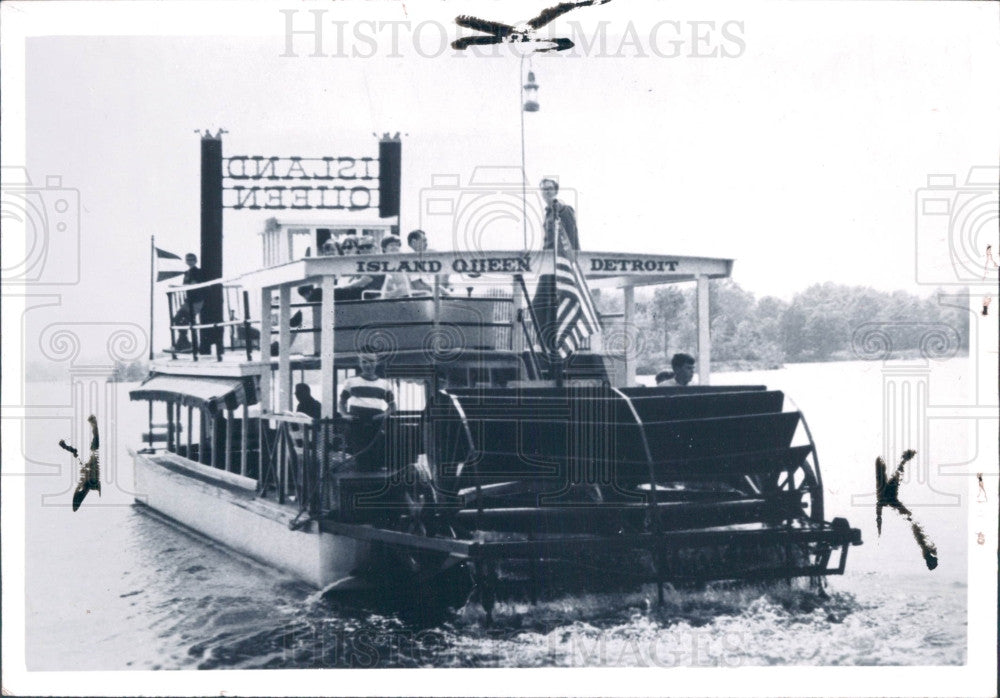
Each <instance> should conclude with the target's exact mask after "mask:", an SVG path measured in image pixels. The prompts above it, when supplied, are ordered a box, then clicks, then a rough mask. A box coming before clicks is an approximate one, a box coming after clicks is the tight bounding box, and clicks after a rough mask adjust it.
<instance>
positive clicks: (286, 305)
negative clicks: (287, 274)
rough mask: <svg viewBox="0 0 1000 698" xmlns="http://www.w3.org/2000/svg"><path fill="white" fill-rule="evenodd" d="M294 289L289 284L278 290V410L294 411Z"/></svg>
mask: <svg viewBox="0 0 1000 698" xmlns="http://www.w3.org/2000/svg"><path fill="white" fill-rule="evenodd" d="M291 303H292V289H291V287H290V286H288V285H287V284H286V285H284V286H281V287H279V289H278V410H279V411H286V412H287V411H290V410H291V409H292V359H291V356H290V350H291V348H292V328H291V327H290V326H289V323H290V322H291V319H292V308H291Z"/></svg>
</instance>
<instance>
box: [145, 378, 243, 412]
mask: <svg viewBox="0 0 1000 698" xmlns="http://www.w3.org/2000/svg"><path fill="white" fill-rule="evenodd" d="M129 397H130V398H131V399H132V400H133V401H134V400H160V401H163V402H179V403H180V404H182V405H186V406H188V407H197V408H199V409H207V410H208V411H209V412H211V413H213V414H214V413H215V412H217V411H219V410H221V409H230V410H232V409H236V408H237V407H239V406H240V405H244V404H245V405H253V404H256V402H257V399H258V398H257V390H256V388H255V385H254V381H253V379H252V378H215V377H204V378H202V377H194V376H166V375H154V376H152V377H151V378H148V379H146V380H145V381H144V382H143V383H142V385H140V386H139V387H138V388H136V389H135V390H132V391H130V392H129Z"/></svg>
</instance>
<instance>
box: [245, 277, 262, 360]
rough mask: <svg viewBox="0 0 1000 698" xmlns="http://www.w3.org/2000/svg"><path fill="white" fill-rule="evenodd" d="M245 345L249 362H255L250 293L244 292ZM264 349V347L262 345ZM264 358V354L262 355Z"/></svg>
mask: <svg viewBox="0 0 1000 698" xmlns="http://www.w3.org/2000/svg"><path fill="white" fill-rule="evenodd" d="M243 343H244V344H245V345H246V350H247V361H253V343H252V342H251V341H250V292H249V291H244V292H243ZM261 346H262V347H263V346H264V345H263V344H261ZM261 356H263V354H262V355H261Z"/></svg>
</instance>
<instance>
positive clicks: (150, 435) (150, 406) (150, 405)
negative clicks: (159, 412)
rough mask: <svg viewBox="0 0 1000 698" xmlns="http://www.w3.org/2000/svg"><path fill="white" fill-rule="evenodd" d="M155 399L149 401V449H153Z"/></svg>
mask: <svg viewBox="0 0 1000 698" xmlns="http://www.w3.org/2000/svg"><path fill="white" fill-rule="evenodd" d="M153 448H154V447H153V401H152V400H150V401H149V450H150V451H152V450H153Z"/></svg>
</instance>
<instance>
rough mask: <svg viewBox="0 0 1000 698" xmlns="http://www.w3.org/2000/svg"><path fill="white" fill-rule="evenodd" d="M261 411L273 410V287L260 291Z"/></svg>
mask: <svg viewBox="0 0 1000 698" xmlns="http://www.w3.org/2000/svg"><path fill="white" fill-rule="evenodd" d="M260 361H261V363H262V364H263V365H264V368H263V370H262V371H261V374H260V413H261V414H266V413H267V412H270V411H271V289H269V288H263V289H261V291H260Z"/></svg>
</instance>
